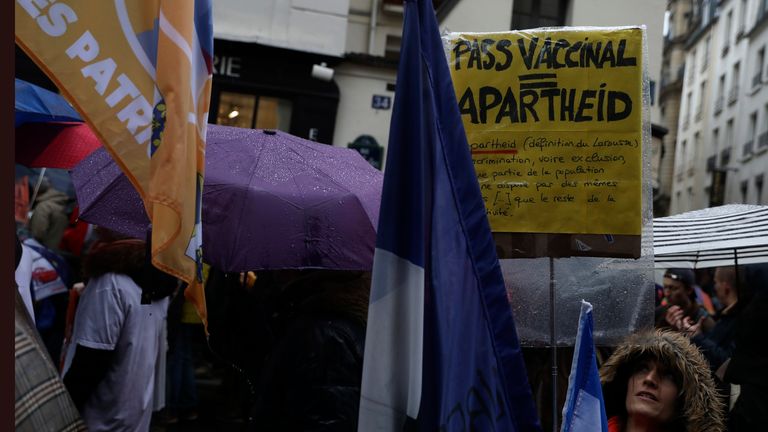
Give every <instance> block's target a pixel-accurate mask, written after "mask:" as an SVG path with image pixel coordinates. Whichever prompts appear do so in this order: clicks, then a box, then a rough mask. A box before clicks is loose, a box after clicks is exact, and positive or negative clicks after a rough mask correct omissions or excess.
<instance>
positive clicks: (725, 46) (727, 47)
mask: <svg viewBox="0 0 768 432" xmlns="http://www.w3.org/2000/svg"><path fill="white" fill-rule="evenodd" d="M729 48H730V47H729V46H728V45H723V57H725V56H726V55H728V49H729Z"/></svg>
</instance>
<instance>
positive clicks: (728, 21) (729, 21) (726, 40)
mask: <svg viewBox="0 0 768 432" xmlns="http://www.w3.org/2000/svg"><path fill="white" fill-rule="evenodd" d="M732 25H733V9H731V10H729V11H728V14H727V15H726V16H725V25H724V26H723V57H725V55H726V54H728V46H729V45H730V43H731V26H732Z"/></svg>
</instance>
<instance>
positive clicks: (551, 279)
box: [549, 257, 558, 432]
mask: <svg viewBox="0 0 768 432" xmlns="http://www.w3.org/2000/svg"><path fill="white" fill-rule="evenodd" d="M549 344H550V346H551V347H552V432H557V430H558V428H557V338H556V337H555V259H554V258H553V257H549Z"/></svg>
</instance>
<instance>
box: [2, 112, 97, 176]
mask: <svg viewBox="0 0 768 432" xmlns="http://www.w3.org/2000/svg"><path fill="white" fill-rule="evenodd" d="M99 147H101V141H99V139H98V138H97V137H96V134H94V133H93V131H92V130H91V128H90V127H89V126H88V125H87V124H85V123H28V124H23V125H21V126H19V127H17V128H16V153H15V157H16V163H19V164H22V165H25V166H28V167H30V168H62V169H72V168H74V167H75V165H77V164H78V163H79V162H80V161H81V160H83V158H85V157H86V156H88V155H89V154H91V153H93V152H94V151H95V150H96V149H98V148H99Z"/></svg>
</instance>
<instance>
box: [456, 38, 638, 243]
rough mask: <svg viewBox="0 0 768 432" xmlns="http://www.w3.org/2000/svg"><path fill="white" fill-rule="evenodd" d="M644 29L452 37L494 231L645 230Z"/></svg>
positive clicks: (461, 100) (461, 98) (460, 94)
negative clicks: (643, 135)
mask: <svg viewBox="0 0 768 432" xmlns="http://www.w3.org/2000/svg"><path fill="white" fill-rule="evenodd" d="M642 32H643V30H642V29H641V28H635V27H632V28H630V27H623V28H605V29H603V28H589V29H575V28H570V29H569V28H562V29H541V30H531V31H513V32H505V33H454V34H451V36H450V37H449V45H448V47H447V49H449V50H450V52H449V67H450V70H451V74H452V77H453V83H454V90H455V91H456V98H457V101H458V104H459V110H460V112H461V115H462V119H463V122H464V128H465V130H466V133H467V141H468V142H469V145H470V150H471V152H472V159H473V162H474V166H475V170H476V173H477V177H478V181H479V183H480V189H481V192H482V195H483V199H484V200H485V204H486V209H487V214H488V217H489V220H490V223H491V228H492V230H493V231H497V232H531V233H572V234H625V235H639V234H640V231H641V205H642V204H641V190H642V175H641V174H642V151H641V149H642V111H643V100H642V70H643V65H642V59H643V53H642V46H643V33H642Z"/></svg>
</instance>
